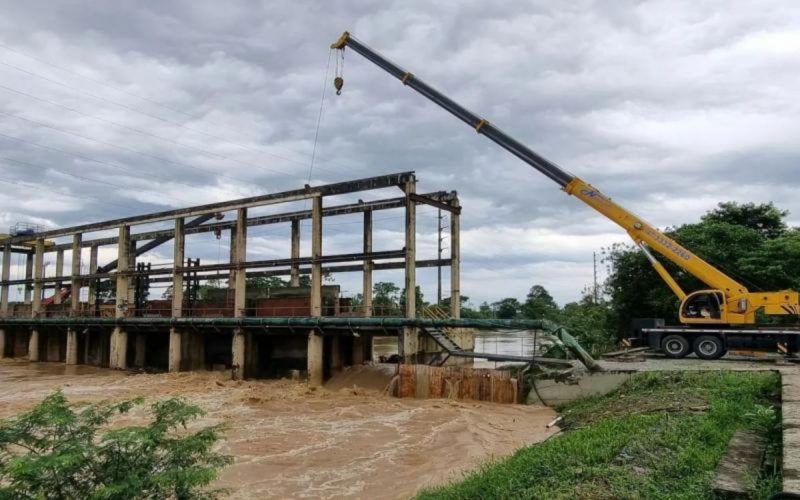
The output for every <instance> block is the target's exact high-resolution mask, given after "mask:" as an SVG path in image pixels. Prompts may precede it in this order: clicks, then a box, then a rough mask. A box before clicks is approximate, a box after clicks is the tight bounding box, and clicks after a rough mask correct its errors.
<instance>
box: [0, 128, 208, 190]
mask: <svg viewBox="0 0 800 500" xmlns="http://www.w3.org/2000/svg"><path fill="white" fill-rule="evenodd" d="M0 137H4V138H6V139H9V140H12V141H16V142H21V143H23V144H28V145H30V146H34V147H37V148H41V149H46V150H48V151H54V152H57V153H60V154H63V155H67V156H72V157H74V158H79V159H81V160H84V161H89V162H93V163H99V164H101V165H105V166H107V167H111V168H113V169H116V170H121V171H123V172H126V173H129V174H133V175H139V172H137V171H135V170H132V169H130V168H128V167H126V166H124V165H117V164H115V163H111V162H109V161H104V160H98V159H97V158H92V157H90V156H86V155H82V154H79V153H73V152H70V151H65V150H63V149H60V148H56V147H53V146H46V145H44V144H39V143H37V142H33V141H29V140H27V139H22V138H20V137H14V136H11V135H8V134H4V133H2V132H0ZM50 168H51V169H52V170H55V171H58V172H62V173H63V170H61V169H58V168H55V167H50ZM148 175H150V176H151V177H155V178H157V179H163V180H165V181H167V182H173V183H175V184H180V185H183V186H186V187H188V188H191V189H194V188H197V187H198V186H196V185H192V184H188V183H186V182H181V181H177V180H174V179H173V178H170V177H164V176H160V175H154V174H152V173H150V174H148ZM126 189H127V188H126ZM175 198H177V199H182V198H180V197H177V196H176V197H175ZM183 201H186V202H187V203H193V202H189V201H187V200H183ZM195 201H196V200H195Z"/></svg>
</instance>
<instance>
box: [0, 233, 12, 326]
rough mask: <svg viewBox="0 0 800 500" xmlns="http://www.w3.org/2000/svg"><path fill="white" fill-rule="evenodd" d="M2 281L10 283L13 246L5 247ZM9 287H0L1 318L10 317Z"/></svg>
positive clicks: (0, 272) (1, 272)
mask: <svg viewBox="0 0 800 500" xmlns="http://www.w3.org/2000/svg"><path fill="white" fill-rule="evenodd" d="M0 269H1V270H0V280H3V281H8V280H9V279H10V278H11V245H5V246H4V247H3V263H2V268H0ZM9 292H10V287H9V286H8V285H2V286H0V317H6V316H8V294H9Z"/></svg>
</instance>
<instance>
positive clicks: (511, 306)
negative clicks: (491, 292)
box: [492, 297, 522, 319]
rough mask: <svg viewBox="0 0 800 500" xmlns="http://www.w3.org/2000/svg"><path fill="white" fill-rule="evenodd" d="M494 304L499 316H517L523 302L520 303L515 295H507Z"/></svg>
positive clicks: (505, 317) (506, 317)
mask: <svg viewBox="0 0 800 500" xmlns="http://www.w3.org/2000/svg"><path fill="white" fill-rule="evenodd" d="M492 305H493V306H494V309H495V311H496V312H497V317H498V318H500V319H511V318H515V317H516V316H517V315H518V314H519V312H520V309H521V308H522V304H520V303H519V301H518V300H517V299H515V298H513V297H507V298H505V299H502V300H500V301H498V302H495V303H494V304H492Z"/></svg>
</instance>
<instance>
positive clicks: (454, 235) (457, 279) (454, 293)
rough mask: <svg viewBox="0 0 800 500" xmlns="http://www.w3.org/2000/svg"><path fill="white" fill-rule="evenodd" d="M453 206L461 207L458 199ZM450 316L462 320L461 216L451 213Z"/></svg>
mask: <svg viewBox="0 0 800 500" xmlns="http://www.w3.org/2000/svg"><path fill="white" fill-rule="evenodd" d="M452 205H453V206H454V207H459V206H461V205H459V203H458V199H455V200H453V202H452ZM450 316H452V317H453V318H455V319H459V318H461V215H460V214H457V213H455V212H450Z"/></svg>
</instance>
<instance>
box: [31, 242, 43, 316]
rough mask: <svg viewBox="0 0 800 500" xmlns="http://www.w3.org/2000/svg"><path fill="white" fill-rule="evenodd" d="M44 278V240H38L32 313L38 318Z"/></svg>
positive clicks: (35, 254)
mask: <svg viewBox="0 0 800 500" xmlns="http://www.w3.org/2000/svg"><path fill="white" fill-rule="evenodd" d="M43 278H44V240H43V239H38V240H36V252H35V253H34V257H33V279H34V282H33V298H32V299H31V306H32V307H31V313H32V316H33V317H34V318H36V317H38V316H39V314H40V313H41V309H42V279H43Z"/></svg>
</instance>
